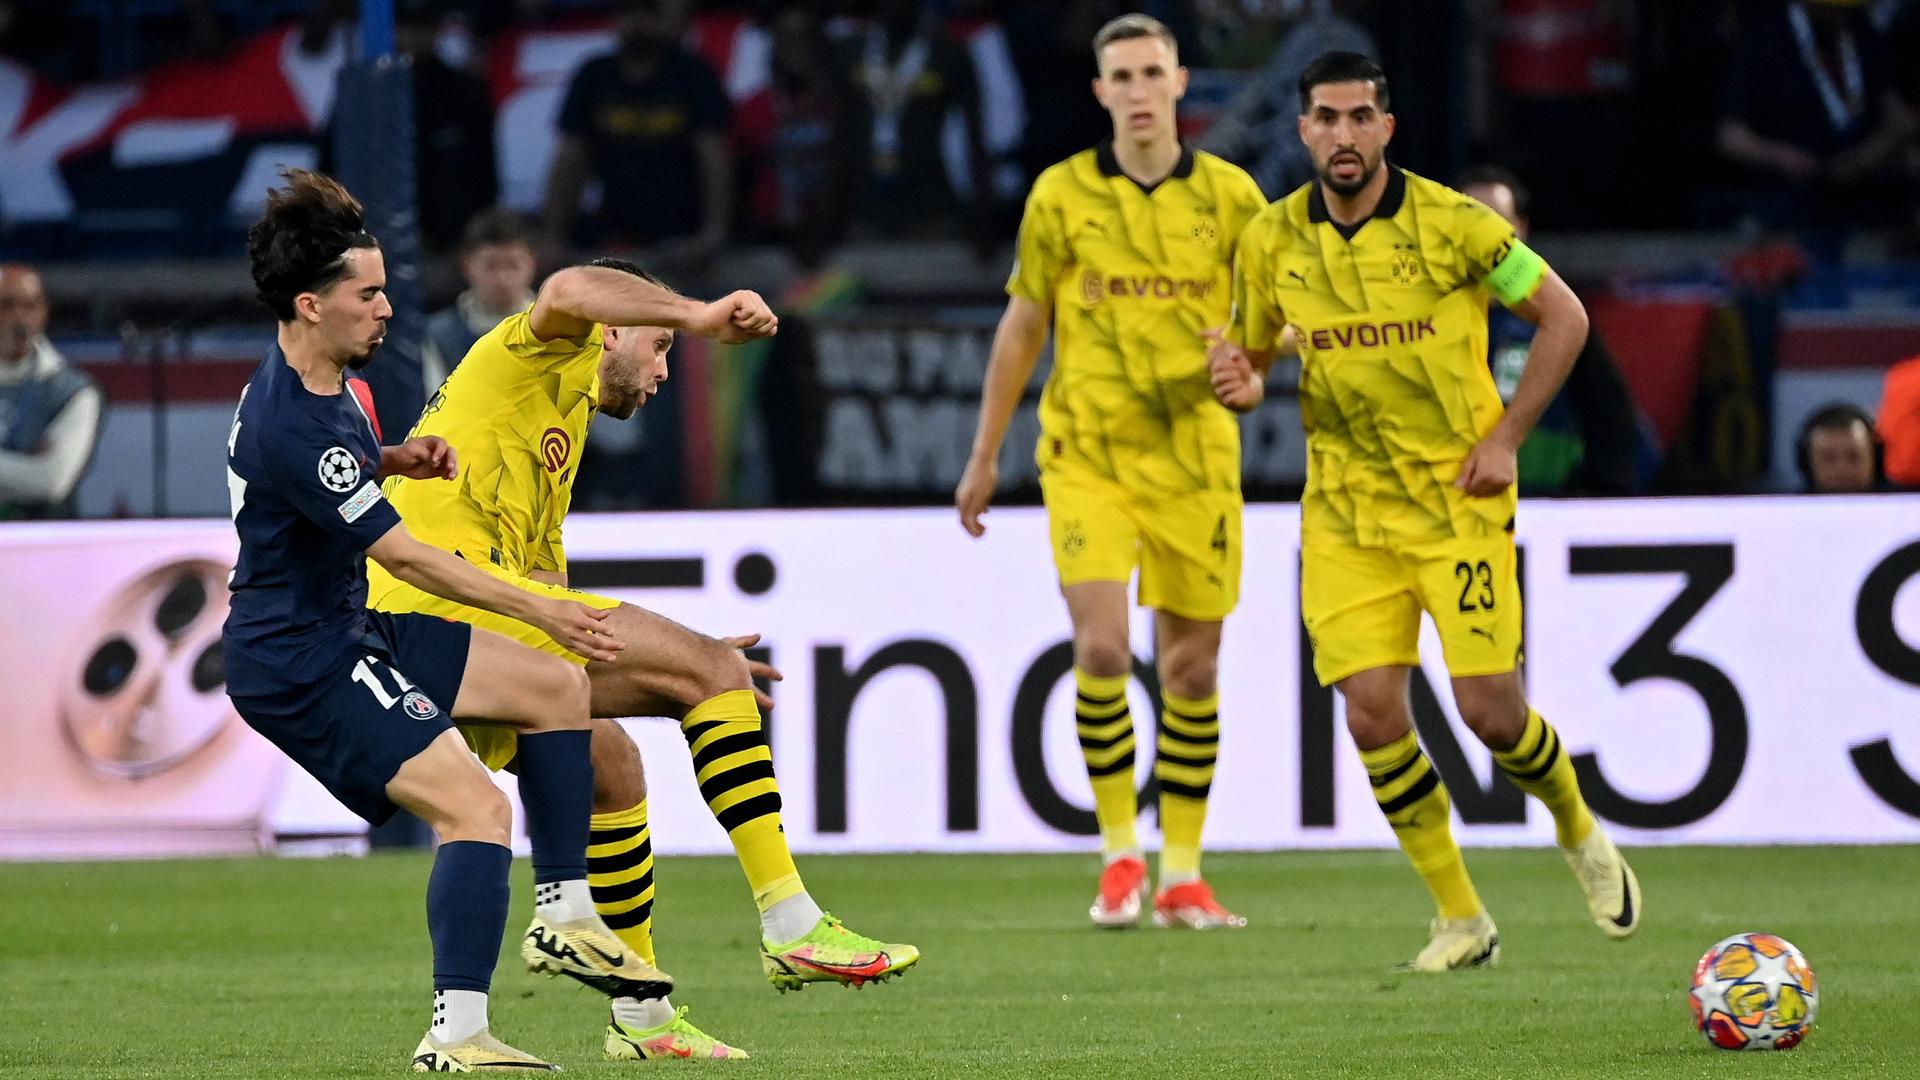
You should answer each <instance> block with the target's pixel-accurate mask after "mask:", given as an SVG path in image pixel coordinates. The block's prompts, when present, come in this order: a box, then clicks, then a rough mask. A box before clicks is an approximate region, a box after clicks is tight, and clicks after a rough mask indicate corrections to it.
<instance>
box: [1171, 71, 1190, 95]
mask: <svg viewBox="0 0 1920 1080" xmlns="http://www.w3.org/2000/svg"><path fill="white" fill-rule="evenodd" d="M1186 96H1187V68H1186V65H1184V64H1182V65H1181V66H1179V67H1177V68H1174V69H1173V100H1175V101H1179V100H1180V99H1182V98H1184V97H1186Z"/></svg>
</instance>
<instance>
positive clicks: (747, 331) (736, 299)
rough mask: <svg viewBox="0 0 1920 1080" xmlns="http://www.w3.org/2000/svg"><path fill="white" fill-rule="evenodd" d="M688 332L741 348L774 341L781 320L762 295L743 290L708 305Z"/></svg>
mask: <svg viewBox="0 0 1920 1080" xmlns="http://www.w3.org/2000/svg"><path fill="white" fill-rule="evenodd" d="M688 328H689V329H691V330H692V331H693V332H694V333H696V334H699V335H700V336H701V337H707V338H712V339H714V340H715V341H718V342H721V343H722V344H726V345H738V344H740V343H741V342H746V341H753V340H755V339H757V338H763V337H772V336H773V335H774V334H775V333H776V332H778V331H779V329H780V317H779V316H778V315H775V314H774V313H773V309H772V308H770V307H768V306H767V302H766V300H764V299H762V298H761V296H760V294H759V293H757V292H754V291H753V290H751V289H741V290H740V291H738V292H733V293H728V294H727V295H725V296H723V297H721V298H720V299H718V300H715V301H714V302H712V303H711V304H708V305H706V306H705V307H704V308H702V309H701V312H700V315H699V317H698V318H696V319H694V320H693V322H692V324H691V325H690V326H689V327H688Z"/></svg>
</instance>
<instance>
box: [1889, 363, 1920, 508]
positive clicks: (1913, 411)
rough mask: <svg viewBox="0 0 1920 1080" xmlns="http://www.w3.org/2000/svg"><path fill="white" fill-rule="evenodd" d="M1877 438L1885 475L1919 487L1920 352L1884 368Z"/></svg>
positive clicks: (1905, 485) (1902, 484) (1901, 484)
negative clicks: (1881, 449) (1919, 354)
mask: <svg viewBox="0 0 1920 1080" xmlns="http://www.w3.org/2000/svg"><path fill="white" fill-rule="evenodd" d="M1879 429H1880V441H1881V445H1882V447H1883V464H1884V468H1885V472H1886V479H1887V481H1888V482H1889V483H1892V484H1894V485H1896V486H1898V487H1903V488H1920V356H1910V357H1908V358H1907V359H1905V360H1902V361H1900V362H1899V363H1897V364H1895V365H1893V367H1891V368H1889V369H1888V370H1887V382H1886V386H1885V387H1884V388H1883V389H1882V390H1881V392H1880V424H1879Z"/></svg>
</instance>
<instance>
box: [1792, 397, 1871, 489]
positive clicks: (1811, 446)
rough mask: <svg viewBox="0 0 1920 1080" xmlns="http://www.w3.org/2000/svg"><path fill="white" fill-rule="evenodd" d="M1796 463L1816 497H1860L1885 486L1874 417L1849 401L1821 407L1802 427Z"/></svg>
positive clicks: (1795, 449) (1794, 448) (1795, 448)
mask: <svg viewBox="0 0 1920 1080" xmlns="http://www.w3.org/2000/svg"><path fill="white" fill-rule="evenodd" d="M1793 460H1794V464H1795V465H1797V466H1799V468H1800V477H1801V479H1802V480H1804V481H1805V482H1806V490H1807V491H1808V492H1810V493H1812V494H1815V495H1836V494H1857V493H1859V492H1863V491H1878V490H1880V489H1881V488H1882V487H1884V486H1885V484H1884V482H1883V476H1882V473H1881V466H1880V439H1879V437H1878V436H1876V435H1875V434H1874V430H1873V414H1871V413H1869V412H1867V410H1865V409H1862V408H1861V407H1860V406H1858V405H1854V404H1852V403H1850V402H1845V401H1836V402H1834V403H1832V404H1830V405H1825V406H1822V407H1821V408H1820V409H1819V410H1818V411H1817V412H1815V413H1814V414H1813V415H1812V416H1809V417H1807V421H1806V423H1804V424H1802V425H1800V438H1799V439H1798V440H1796V441H1795V443H1794V447H1793Z"/></svg>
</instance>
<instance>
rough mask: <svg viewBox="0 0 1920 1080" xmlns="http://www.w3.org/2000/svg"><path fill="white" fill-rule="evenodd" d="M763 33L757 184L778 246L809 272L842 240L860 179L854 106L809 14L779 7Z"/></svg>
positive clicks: (799, 7)
mask: <svg viewBox="0 0 1920 1080" xmlns="http://www.w3.org/2000/svg"><path fill="white" fill-rule="evenodd" d="M770 29H771V32H772V38H773V57H772V69H773V71H772V88H771V90H772V98H773V113H774V135H773V145H772V147H771V148H770V151H769V153H768V154H767V160H766V162H765V168H763V169H762V170H761V171H760V173H759V180H760V182H761V183H763V184H768V185H771V186H772V187H773V189H774V190H773V196H772V202H773V203H774V206H775V211H774V213H775V216H776V219H777V223H778V226H779V229H780V233H781V235H782V238H783V239H784V240H785V241H786V242H787V244H788V245H789V246H790V247H792V248H793V251H794V255H795V257H796V258H798V259H799V260H800V262H801V264H802V265H806V266H813V265H816V264H817V263H818V262H819V260H820V258H821V257H822V256H823V255H824V254H825V253H826V252H827V250H828V249H830V248H832V247H833V246H834V245H835V244H838V243H839V242H840V239H841V238H842V237H843V236H844V235H845V234H846V228H847V218H848V216H849V214H850V213H851V211H852V205H853V204H852V200H853V198H854V194H855V190H854V189H855V184H856V183H857V181H858V179H859V177H860V176H861V175H862V174H861V168H860V161H859V157H858V154H857V152H856V149H855V137H854V131H855V127H856V125H857V124H858V123H859V122H860V114H859V103H858V102H857V101H856V100H855V92H854V89H853V85H852V83H851V81H850V79H849V75H848V72H847V70H846V68H845V67H843V66H842V65H840V64H837V63H835V62H834V57H833V45H832V43H831V42H830V41H829V40H828V38H827V34H826V27H825V25H824V24H823V23H822V22H821V20H820V17H819V15H818V13H817V12H816V11H815V10H814V9H813V8H812V7H811V6H809V5H805V4H788V5H783V6H781V7H779V8H778V9H777V11H776V12H775V14H774V16H773V22H772V26H771V28H770Z"/></svg>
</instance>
